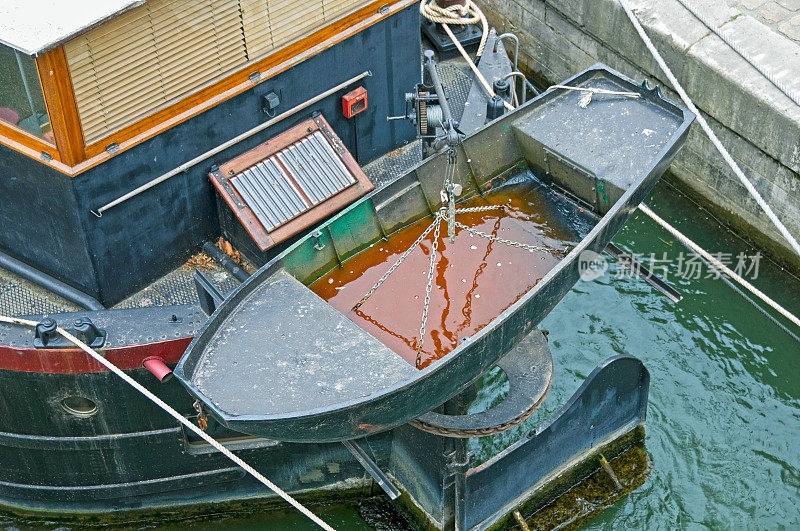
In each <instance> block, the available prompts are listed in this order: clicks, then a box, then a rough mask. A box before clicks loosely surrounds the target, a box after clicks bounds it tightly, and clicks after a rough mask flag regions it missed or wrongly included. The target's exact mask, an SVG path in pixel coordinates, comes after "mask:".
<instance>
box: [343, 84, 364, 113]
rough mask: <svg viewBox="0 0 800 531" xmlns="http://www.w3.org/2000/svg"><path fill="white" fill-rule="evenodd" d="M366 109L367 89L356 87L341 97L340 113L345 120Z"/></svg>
mask: <svg viewBox="0 0 800 531" xmlns="http://www.w3.org/2000/svg"><path fill="white" fill-rule="evenodd" d="M366 108H367V89H365V88H364V87H358V88H357V89H355V90H351V91H350V92H348V93H347V94H345V95H344V96H342V112H344V117H345V118H352V117H353V116H355V115H356V114H358V113H360V112H361V111H363V110H364V109H366Z"/></svg>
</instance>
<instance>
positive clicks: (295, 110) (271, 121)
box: [91, 70, 372, 218]
mask: <svg viewBox="0 0 800 531" xmlns="http://www.w3.org/2000/svg"><path fill="white" fill-rule="evenodd" d="M371 75H372V72H371V71H369V70H366V71H364V72H361V73H360V74H359V75H357V76H355V77H351V78H350V79H348V80H347V81H345V82H343V83H339V84H338V85H336V86H335V87H333V88H331V89H328V90H326V91H325V92H323V93H322V94H318V95H316V96H314V97H313V98H311V99H310V100H306V101H304V102H303V103H301V104H300V105H297V106H295V107H292V108H291V109H289V110H288V111H286V112H284V113H281V114H279V115H278V116H276V117H274V118H270V119H269V120H267V121H266V122H264V123H263V124H259V125H257V126H255V127H253V128H252V129H249V130H247V131H245V132H244V133H242V134H240V135H239V136H236V137H233V138H231V139H230V140H228V141H227V142H225V143H223V144H220V145H219V146H217V147H215V148H213V149H210V150H208V151H206V152H205V153H203V154H202V155H198V156H197V157H195V158H193V159H192V160H190V161H188V162H184V163H183V164H181V165H180V166H178V167H177V168H175V169H172V170H170V171H168V172H167V173H165V174H164V175H161V176H160V177H156V178H155V179H153V180H152V181H148V182H146V183H145V184H143V185H142V186H140V187H138V188H136V189H135V190H131V191H130V192H128V193H127V194H125V195H123V196H121V197H118V198H117V199H114V200H113V201H111V202H110V203H107V204H105V205H103V206H101V207H100V208H98V209H97V210H92V211H91V213H92V214H94V215H95V216H97V217H98V218H100V217H103V212H105V211H106V210H108V209H110V208H114V207H115V206H117V205H118V204H120V203H123V202H125V201H127V200H128V199H130V198H132V197H135V196H137V195H139V194H141V193H142V192H144V191H146V190H149V189H150V188H152V187H154V186H156V185H157V184H161V183H163V182H164V181H166V180H167V179H169V178H171V177H174V176H176V175H178V174H179V173H182V172H184V171H186V170H188V169H189V168H191V167H192V166H194V165H195V164H198V163H200V162H203V161H204V160H206V159H208V158H210V157H213V156H214V155H216V154H217V153H220V152H222V151H225V150H226V149H228V148H229V147H231V146H233V145H235V144H238V143H239V142H241V141H242V140H245V139H247V138H250V137H251V136H253V135H254V134H256V133H258V132H260V131H263V130H264V129H267V128H268V127H270V126H272V125H275V124H276V123H278V122H280V121H281V120H284V119H286V118H288V117H289V116H292V115H293V114H296V113H298V112H300V111H302V110H303V109H305V108H306V107H309V106H311V105H314V104H315V103H317V102H318V101H320V100H322V99H325V98H327V97H328V96H330V95H331V94H333V93H334V92H336V91H338V90H341V89H343V88H345V87H347V86H348V85H352V84H353V83H355V82H356V81H360V80H362V79H364V78H365V77H369V76H371Z"/></svg>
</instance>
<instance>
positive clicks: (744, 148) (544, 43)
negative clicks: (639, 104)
mask: <svg viewBox="0 0 800 531" xmlns="http://www.w3.org/2000/svg"><path fill="white" fill-rule="evenodd" d="M628 4H629V5H630V7H632V8H634V9H635V11H636V13H637V16H638V17H639V20H640V21H641V23H642V25H643V26H644V28H645V30H646V31H647V33H648V35H649V36H650V38H651V39H652V40H653V42H654V43H655V45H656V47H657V48H658V49H659V51H660V52H661V53H662V55H663V56H664V59H665V60H666V62H667V64H669V65H670V68H672V70H673V72H674V73H675V75H676V76H677V77H678V79H679V80H680V81H681V83H682V84H683V86H684V88H685V89H686V91H687V92H688V93H689V95H690V96H691V97H692V99H693V100H694V102H695V104H696V105H697V106H698V107H699V108H700V110H701V111H702V112H703V113H704V115H705V117H706V119H707V120H708V122H709V124H710V125H711V127H712V128H713V129H714V131H715V132H716V133H717V136H719V138H720V140H721V141H722V143H723V144H725V146H727V148H728V149H729V151H730V152H731V155H732V156H733V157H734V159H736V161H737V162H738V163H739V165H740V166H741V168H742V169H743V170H744V172H745V173H746V174H747V175H748V176H749V177H750V179H751V180H752V181H753V184H754V185H755V187H756V188H757V189H758V190H759V192H760V193H761V195H762V196H763V197H764V199H765V200H766V201H767V203H769V205H770V206H771V207H772V209H773V210H774V211H775V213H776V214H777V215H778V217H779V218H780V219H781V220H782V221H783V222H784V223H785V224H786V226H787V227H788V229H789V231H790V232H792V233H793V234H795V235H796V236H797V235H800V176H798V172H799V171H800V107H798V106H797V105H795V104H794V103H793V102H792V101H791V100H790V99H789V98H788V97H786V96H785V95H784V94H783V93H781V92H780V91H779V90H778V89H777V88H775V87H774V86H773V85H772V84H771V83H770V82H769V81H767V80H766V79H765V78H764V77H763V76H762V75H761V74H759V73H758V72H757V71H756V70H755V69H754V68H753V67H752V66H750V65H749V64H747V63H746V62H745V60H744V59H742V58H741V57H740V56H739V55H738V54H736V52H734V51H733V50H732V49H731V48H730V47H729V46H727V45H726V44H725V43H724V42H723V41H722V40H721V39H720V38H719V37H717V36H716V35H713V34H712V33H711V32H710V30H709V29H708V28H707V27H705V26H704V25H703V24H702V23H701V22H700V21H699V20H697V19H696V18H694V17H693V16H692V15H691V13H689V12H688V11H687V10H686V9H684V8H683V7H681V6H680V4H678V3H677V2H675V1H669V2H658V1H656V0H628ZM693 4H696V5H697V6H698V7H699V8H700V9H701V10H703V12H704V13H706V14H707V15H708V16H709V17H710V18H711V19H712V20H713V21H714V22H715V23H716V24H717V25H718V26H719V27H721V28H722V30H723V31H724V32H725V33H726V34H728V35H731V36H733V37H734V38H736V40H737V41H739V42H740V44H741V45H742V46H743V47H744V48H746V49H747V50H750V51H751V53H753V54H754V55H757V56H758V57H759V58H760V59H759V60H760V61H762V62H763V63H764V64H765V66H766V67H767V68H768V69H769V70H770V71H772V72H774V73H775V74H779V73H781V72H786V73H787V75H788V76H791V75H792V72H794V73H796V72H798V71H800V46H799V45H798V44H797V43H795V42H792V41H790V40H789V39H787V38H786V37H783V36H781V35H779V34H777V33H775V32H773V31H772V30H771V29H770V28H768V27H766V26H765V25H764V24H762V23H761V22H759V21H757V20H755V19H753V18H751V17H750V16H749V15H747V14H743V13H741V12H739V11H738V10H737V9H734V8H730V7H728V6H727V5H726V4H725V3H722V2H699V3H698V2H693ZM481 5H482V8H483V9H484V11H485V12H486V14H487V16H488V17H489V20H490V21H491V23H492V24H493V25H495V26H496V27H497V28H498V30H499V31H511V32H514V33H516V34H517V35H518V36H519V38H520V58H519V61H520V64H521V65H524V66H525V67H526V68H527V69H528V70H530V71H533V72H535V73H536V74H537V75H538V76H540V81H542V82H547V83H552V82H554V81H557V80H560V79H563V78H565V77H567V76H570V75H572V74H574V73H576V72H579V71H581V70H583V69H584V68H586V67H588V66H589V65H591V64H593V63H595V62H596V61H602V62H603V63H605V64H608V65H609V66H611V67H612V68H614V69H616V70H618V71H620V72H622V73H623V74H626V75H628V76H630V77H632V78H634V79H637V80H641V79H643V78H646V77H647V78H654V79H655V80H656V82H657V83H658V84H659V85H661V86H662V89H663V90H664V91H665V93H666V95H667V96H668V97H670V98H672V99H674V100H675V101H678V99H677V97H676V95H675V94H674V93H672V92H671V91H670V90H669V89H668V88H666V81H665V77H664V75H663V73H662V72H661V71H660V69H659V68H658V65H657V64H656V63H655V61H654V60H653V58H652V56H651V55H650V53H649V52H648V51H647V49H646V48H645V46H644V44H643V43H642V42H641V39H640V38H639V37H638V35H636V32H635V30H634V28H633V26H632V25H631V23H630V21H629V20H628V19H627V17H626V15H625V13H624V11H623V10H622V7H621V6H620V4H619V3H618V1H617V0H569V1H556V0H502V1H501V0H486V1H485V2H483V3H482V4H481ZM670 169H671V172H672V174H673V175H674V177H675V178H676V180H677V181H678V183H679V184H680V185H681V186H682V187H684V188H686V189H688V191H689V192H690V194H691V195H693V196H694V197H696V198H697V199H700V200H702V202H704V203H705V204H707V205H709V206H710V207H711V210H712V211H713V212H714V213H716V214H718V215H721V216H722V217H723V218H724V219H725V220H726V221H728V222H729V223H730V224H731V225H732V226H733V227H734V228H736V229H737V230H739V231H741V232H742V233H743V234H744V235H745V236H747V237H749V238H750V239H751V240H753V241H754V243H756V244H758V245H759V246H761V247H762V248H764V249H766V250H767V251H769V252H770V254H772V255H773V256H775V257H776V258H777V259H778V260H780V261H782V262H784V263H786V264H787V265H789V266H790V267H792V268H793V269H795V270H800V257H798V256H797V255H795V254H794V252H792V251H791V249H790V248H789V246H788V244H787V243H786V242H785V240H784V239H783V237H782V236H781V235H780V234H779V233H778V231H777V230H776V229H775V228H774V227H773V226H772V224H771V223H770V221H769V220H768V219H767V217H766V215H765V214H763V212H761V210H760V208H759V207H758V205H757V204H756V202H755V201H754V200H753V199H752V198H751V197H750V196H749V195H748V194H747V192H746V191H745V189H744V187H743V186H742V185H741V184H740V183H739V181H738V179H737V178H736V177H735V176H734V175H733V172H732V171H731V170H730V169H729V168H728V166H727V164H726V163H725V162H724V161H723V160H722V158H721V156H720V155H719V153H718V152H717V151H716V149H715V148H714V146H713V145H712V144H711V142H710V140H709V139H708V138H707V137H706V136H705V134H704V133H703V131H702V130H701V129H700V128H699V127H694V128H692V129H691V131H690V133H689V137H688V139H687V141H686V146H685V148H684V149H683V150H682V152H681V153H680V154H679V155H678V157H676V159H675V162H674V163H673V164H672V166H671V168H670Z"/></svg>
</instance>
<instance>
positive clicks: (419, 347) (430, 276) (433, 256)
mask: <svg viewBox="0 0 800 531" xmlns="http://www.w3.org/2000/svg"><path fill="white" fill-rule="evenodd" d="M433 224H434V225H435V226H436V229H435V230H434V231H433V245H432V246H431V263H430V266H429V267H428V284H427V285H426V286H425V303H424V304H423V305H422V324H421V325H420V327H419V342H418V343H417V360H416V362H415V365H416V367H417V369H419V368H420V366H421V365H422V344H423V341H424V340H425V325H426V324H427V323H428V306H430V304H431V288H432V287H433V273H434V270H435V268H436V250H437V249H438V248H439V228H440V227H441V226H442V215H441V214H437V216H436V221H434V222H433Z"/></svg>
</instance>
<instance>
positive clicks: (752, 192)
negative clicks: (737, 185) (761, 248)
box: [620, 0, 800, 255]
mask: <svg viewBox="0 0 800 531" xmlns="http://www.w3.org/2000/svg"><path fill="white" fill-rule="evenodd" d="M620 5H622V9H624V10H625V14H627V15H628V18H629V19H630V21H631V23H632V24H633V26H634V28H636V32H637V33H638V34H639V37H641V39H642V41H644V44H645V46H647V49H648V50H650V53H651V54H652V55H653V58H654V59H655V60H656V62H658V66H660V67H661V70H662V71H663V72H664V74H665V75H666V76H667V79H669V81H670V83H672V86H673V87H674V88H675V90H676V91H677V92H678V94H679V95H680V97H681V99H682V100H683V103H684V104H685V105H686V106H687V107H688V108H689V110H690V111H692V112H693V113H694V114H695V116H696V117H697V123H699V124H700V127H702V128H703V131H705V132H706V134H707V135H708V138H710V139H711V142H712V143H713V144H714V147H716V148H717V151H719V153H720V155H722V158H723V159H725V162H727V163H728V166H730V167H731V169H732V170H733V173H735V174H736V176H737V177H738V178H739V180H740V181H741V183H742V184H743V185H744V187H745V188H746V189H747V191H748V192H749V193H750V195H751V196H753V198H754V199H755V200H756V202H757V203H758V206H760V207H761V209H762V210H763V211H764V213H765V214H766V215H767V217H768V218H769V220H770V221H771V222H772V224H773V225H775V227H776V228H777V229H778V231H779V232H780V233H781V235H782V236H783V237H784V238H785V239H786V241H787V242H789V245H791V246H792V248H793V249H794V251H795V252H796V253H797V254H798V255H800V244H798V243H797V240H796V239H795V238H794V236H792V234H791V233H790V232H789V230H788V229H787V228H786V226H785V225H784V224H783V222H781V220H780V219H778V216H776V215H775V212H773V211H772V208H770V206H769V205H768V204H767V203H766V202H765V201H764V198H763V197H761V194H760V193H758V190H756V188H755V186H753V183H751V182H750V180H749V179H748V178H747V176H746V175H745V174H744V172H743V171H742V170H741V168H739V165H738V164H737V163H736V161H735V160H733V157H731V155H730V153H728V150H726V149H725V146H723V145H722V142H720V140H719V138H717V135H716V134H714V131H712V130H711V127H710V126H709V125H708V122H706V120H705V118H703V115H702V114H700V110H699V109H698V108H697V107H696V106H695V104H694V103H693V102H692V100H691V98H690V97H689V95H688V94H687V93H686V91H685V90H683V87H682V86H681V84H680V83H679V82H678V79H677V78H676V77H675V75H674V74H673V73H672V70H670V68H669V66H667V63H666V62H664V58H663V57H661V54H660V53H659V52H658V50H657V49H656V47H655V46H654V45H653V41H651V40H650V37H648V36H647V33H645V31H644V28H643V27H642V25H641V24H640V23H639V20H638V19H637V18H636V16H635V15H634V14H633V12H632V11H631V10H630V8H629V7H628V6H627V5H626V3H625V1H624V0H620Z"/></svg>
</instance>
